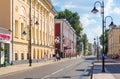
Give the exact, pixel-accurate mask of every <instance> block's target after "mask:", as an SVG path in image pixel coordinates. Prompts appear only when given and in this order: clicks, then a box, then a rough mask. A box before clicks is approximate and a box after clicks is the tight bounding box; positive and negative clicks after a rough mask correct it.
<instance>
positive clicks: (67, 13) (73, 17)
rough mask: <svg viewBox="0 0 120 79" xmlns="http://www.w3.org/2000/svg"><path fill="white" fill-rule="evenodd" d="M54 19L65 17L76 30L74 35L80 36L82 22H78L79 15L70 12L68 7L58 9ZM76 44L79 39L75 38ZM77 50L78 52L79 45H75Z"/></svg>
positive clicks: (78, 42)
mask: <svg viewBox="0 0 120 79" xmlns="http://www.w3.org/2000/svg"><path fill="white" fill-rule="evenodd" d="M55 18H56V19H66V20H67V21H68V22H69V23H70V24H71V26H72V27H73V29H74V30H75V32H76V35H77V36H78V37H80V36H81V33H82V30H83V28H82V24H81V22H80V17H79V15H78V13H77V12H71V11H70V10H68V9H65V10H64V11H60V12H58V13H57V15H56V16H55ZM77 44H80V39H79V40H77ZM77 52H80V46H78V45H77Z"/></svg>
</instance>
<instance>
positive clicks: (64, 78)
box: [24, 75, 80, 79]
mask: <svg viewBox="0 0 120 79" xmlns="http://www.w3.org/2000/svg"><path fill="white" fill-rule="evenodd" d="M77 76H78V77H80V75H74V76H61V77H47V78H44V79H69V78H70V79H72V78H73V77H77ZM24 79H42V78H24Z"/></svg>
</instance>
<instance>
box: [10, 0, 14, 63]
mask: <svg viewBox="0 0 120 79" xmlns="http://www.w3.org/2000/svg"><path fill="white" fill-rule="evenodd" d="M9 31H10V32H12V40H11V42H12V61H11V65H13V46H14V45H13V43H14V42H13V41H14V40H13V32H14V0H12V31H11V30H9Z"/></svg>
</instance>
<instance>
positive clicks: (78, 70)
mask: <svg viewBox="0 0 120 79" xmlns="http://www.w3.org/2000/svg"><path fill="white" fill-rule="evenodd" d="M93 60H94V58H93V57H87V58H84V59H80V58H76V59H69V60H67V61H64V62H56V63H54V64H49V65H45V66H41V67H36V68H33V69H29V70H24V71H19V72H14V73H10V74H7V75H2V76H0V79H82V78H83V74H84V70H85V69H86V68H87V67H88V66H89V65H90V63H91V62H92V61H93Z"/></svg>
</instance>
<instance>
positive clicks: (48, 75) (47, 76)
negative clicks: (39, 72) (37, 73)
mask: <svg viewBox="0 0 120 79" xmlns="http://www.w3.org/2000/svg"><path fill="white" fill-rule="evenodd" d="M47 77H50V75H46V76H44V77H43V78H41V79H45V78H47Z"/></svg>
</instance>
